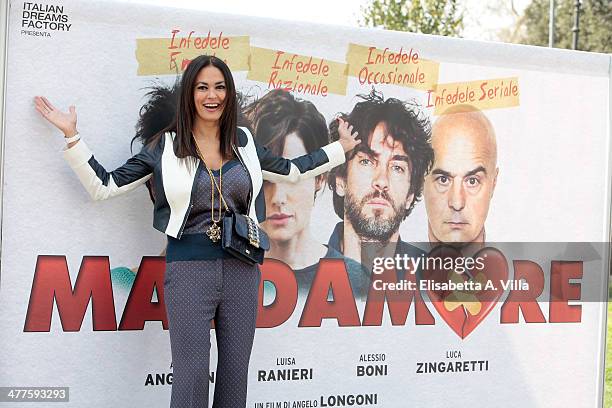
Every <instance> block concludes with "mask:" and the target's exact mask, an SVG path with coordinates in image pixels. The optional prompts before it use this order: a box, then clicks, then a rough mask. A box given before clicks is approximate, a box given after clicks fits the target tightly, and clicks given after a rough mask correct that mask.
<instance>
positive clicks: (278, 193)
mask: <svg viewBox="0 0 612 408" xmlns="http://www.w3.org/2000/svg"><path fill="white" fill-rule="evenodd" d="M306 153H307V152H306V148H305V147H304V143H303V142H302V139H301V138H300V137H299V136H298V135H297V134H296V133H295V132H294V133H290V134H289V135H287V137H286V138H285V146H284V148H283V157H286V158H288V159H293V158H295V157H298V156H301V155H303V154H306ZM318 183H320V181H319V179H317V180H315V179H313V178H311V179H307V180H302V181H300V182H298V183H293V184H292V183H271V182H268V181H266V182H264V186H263V189H264V194H265V198H266V221H265V222H263V223H262V227H263V229H264V230H265V231H266V232H267V233H268V236H269V237H270V239H271V240H273V241H281V242H283V241H288V240H290V239H292V238H294V237H295V236H296V235H298V234H299V233H300V232H302V231H303V230H304V228H306V227H307V226H308V223H309V222H310V214H311V212H312V207H313V205H314V195H315V190H316V189H317V188H320V185H318Z"/></svg>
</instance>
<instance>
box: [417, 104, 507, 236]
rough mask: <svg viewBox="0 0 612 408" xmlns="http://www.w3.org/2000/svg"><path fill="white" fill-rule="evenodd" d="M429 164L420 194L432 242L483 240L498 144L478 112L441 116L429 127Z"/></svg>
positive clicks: (491, 193) (495, 172) (495, 178)
mask: <svg viewBox="0 0 612 408" xmlns="http://www.w3.org/2000/svg"><path fill="white" fill-rule="evenodd" d="M432 147H433V149H434V165H433V169H432V171H431V172H430V174H428V175H427V177H426V178H425V186H424V191H423V193H424V196H425V206H426V209H427V217H428V219H429V239H430V241H431V242H455V243H459V242H464V243H468V242H483V241H484V223H485V220H486V218H487V214H488V211H489V203H490V201H491V197H492V196H493V191H494V189H495V184H496V182H497V173H498V169H497V167H496V166H497V146H496V142H495V134H494V131H493V128H492V126H491V124H490V122H489V121H488V119H487V118H486V117H485V116H484V114H482V113H481V112H465V113H453V114H448V115H444V116H441V117H440V119H438V121H437V122H436V124H435V125H434V128H433V132H432Z"/></svg>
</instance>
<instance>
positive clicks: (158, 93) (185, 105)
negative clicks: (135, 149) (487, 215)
mask: <svg viewBox="0 0 612 408" xmlns="http://www.w3.org/2000/svg"><path fill="white" fill-rule="evenodd" d="M211 65H212V66H214V67H216V68H218V69H219V70H220V71H221V72H222V73H223V79H224V81H225V88H226V95H225V101H224V107H223V113H222V114H221V119H220V121H219V122H220V123H219V126H220V132H221V146H220V148H221V154H222V155H223V157H224V158H229V157H231V156H232V145H233V144H234V143H235V142H236V126H237V124H238V102H237V98H236V86H235V85H234V78H233V77H232V72H231V71H230V69H229V67H228V66H227V64H225V62H223V61H222V60H220V59H219V58H217V57H214V56H210V55H200V56H199V57H197V58H195V59H193V60H192V61H191V62H190V63H189V65H187V69H185V72H183V75H182V76H181V79H180V84H178V86H177V84H175V86H174V87H173V88H172V89H167V88H164V87H163V86H160V87H154V88H153V91H152V92H150V93H149V94H148V96H149V97H150V100H149V102H148V103H147V104H146V105H145V106H143V109H144V110H145V112H147V111H152V112H153V111H155V110H157V107H160V106H161V107H162V109H163V108H164V107H167V108H169V109H171V108H172V107H173V105H174V106H175V108H174V118H173V119H172V121H171V122H170V123H169V124H168V125H167V126H165V127H163V128H161V129H159V126H157V125H156V124H157V123H162V122H164V121H166V120H167V118H168V115H167V114H166V113H165V112H166V111H164V113H162V114H161V116H160V117H159V120H158V118H156V117H155V114H154V113H153V114H152V115H151V117H149V118H148V121H149V123H153V124H155V126H152V127H151V128H152V129H154V130H155V131H156V133H151V131H147V132H145V133H146V134H141V135H138V134H137V135H136V137H135V138H134V139H139V140H141V141H142V142H143V144H145V145H147V144H154V143H156V142H157V141H158V140H159V138H160V137H161V135H163V134H164V133H165V132H175V133H176V137H175V138H174V146H173V147H174V154H175V155H176V157H180V158H184V157H198V152H197V149H196V145H195V142H194V140H193V136H192V133H191V132H192V130H193V124H194V122H195V115H196V108H195V104H194V101H193V92H194V89H195V81H196V78H197V76H198V73H199V72H200V70H201V69H202V68H206V67H208V66H211ZM174 95H176V97H174ZM142 113H143V112H142V111H141V118H142Z"/></svg>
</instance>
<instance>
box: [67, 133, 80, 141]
mask: <svg viewBox="0 0 612 408" xmlns="http://www.w3.org/2000/svg"><path fill="white" fill-rule="evenodd" d="M80 139H81V135H79V132H77V133H76V134H75V135H74V136H71V137H64V140H65V141H66V143H67V144H70V143H72V142H76V141H77V140H80Z"/></svg>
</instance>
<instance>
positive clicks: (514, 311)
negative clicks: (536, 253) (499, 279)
mask: <svg viewBox="0 0 612 408" xmlns="http://www.w3.org/2000/svg"><path fill="white" fill-rule="evenodd" d="M512 265H513V268H514V279H515V280H522V279H524V280H525V281H526V282H527V283H528V284H529V290H521V291H512V292H510V294H509V295H508V298H507V299H506V301H505V302H504V304H503V305H502V307H501V313H500V315H501V316H500V322H501V323H518V319H519V309H520V310H521V312H522V313H523V318H524V319H525V322H527V323H546V319H545V318H544V314H542V309H540V306H539V305H538V301H537V300H536V299H537V298H538V296H540V295H541V294H542V291H543V290H544V272H542V268H540V266H539V265H538V264H537V263H535V262H532V261H513V262H512Z"/></svg>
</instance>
